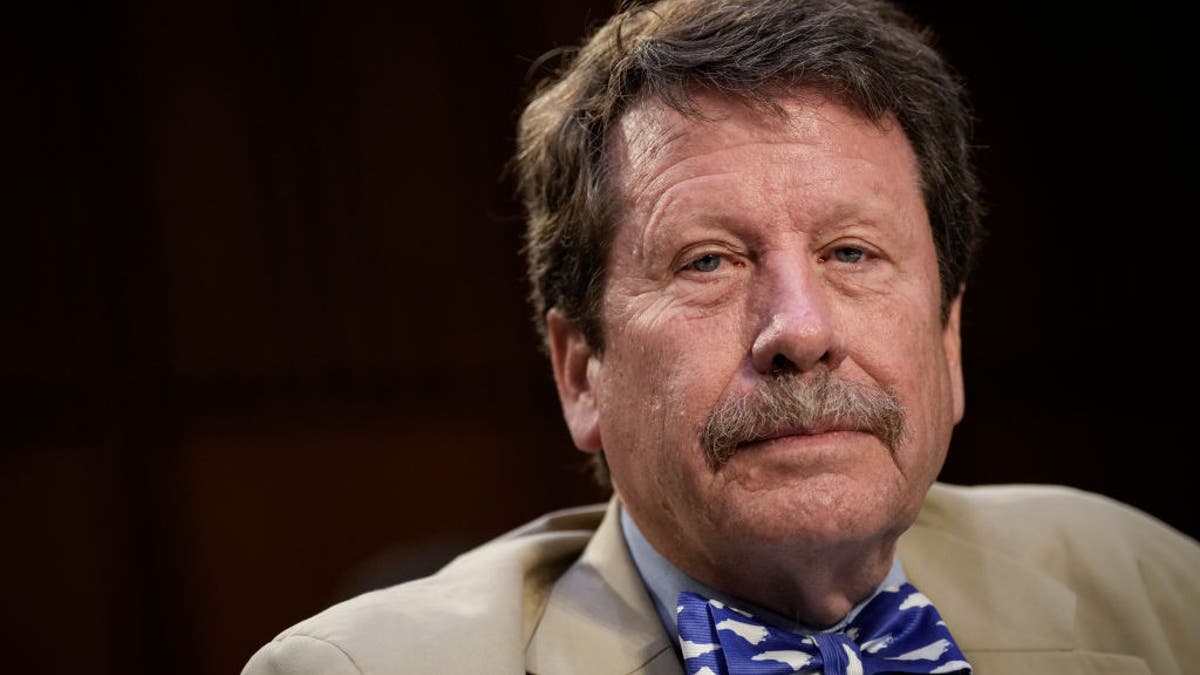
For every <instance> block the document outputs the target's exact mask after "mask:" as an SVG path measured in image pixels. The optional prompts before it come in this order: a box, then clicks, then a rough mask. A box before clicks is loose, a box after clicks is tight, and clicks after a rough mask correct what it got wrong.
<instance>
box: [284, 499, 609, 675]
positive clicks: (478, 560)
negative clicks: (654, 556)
mask: <svg viewBox="0 0 1200 675" xmlns="http://www.w3.org/2000/svg"><path fill="white" fill-rule="evenodd" d="M602 515H603V506H602V505H601V506H599V507H581V508H577V509H566V510H564V511H556V512H554V513H550V514H547V515H545V516H543V517H541V518H538V519H537V520H535V521H533V522H531V523H529V524H527V525H524V526H522V527H520V528H517V529H515V530H513V531H511V532H508V533H506V534H504V535H502V536H500V537H498V538H496V539H493V540H491V541H489V542H487V543H485V544H483V545H481V546H478V547H476V548H474V549H471V550H469V551H467V552H465V553H463V554H462V555H460V556H458V557H457V558H455V559H454V560H453V561H451V562H450V563H449V564H448V565H446V566H445V567H444V568H442V569H441V570H440V571H439V572H437V573H436V574H434V575H432V576H428V577H424V578H421V579H416V580H413V581H409V582H406V583H402V584H397V585H395V586H391V587H389V588H384V589H381V590H377V591H371V592H369V593H364V594H362V595H359V596H356V597H354V598H351V599H349V600H346V601H344V602H341V603H338V604H336V605H333V606H332V607H329V608H328V609H326V610H324V611H322V612H320V613H319V614H316V615H314V616H312V617H311V618H309V619H306V620H304V621H301V622H300V623H297V624H296V625H294V626H292V627H290V628H288V629H287V630H285V631H283V632H282V633H280V634H279V635H278V636H276V638H275V640H274V641H273V643H274V644H278V643H284V642H288V643H296V642H297V641H296V640H295V638H302V640H301V641H300V642H302V643H304V644H306V645H308V644H324V645H327V646H329V647H333V648H336V649H337V650H338V651H340V652H342V653H344V654H345V655H346V657H347V659H348V660H350V661H352V662H353V663H355V664H356V665H357V666H358V667H359V668H361V669H362V670H363V671H364V672H373V670H372V669H371V668H369V667H366V666H364V664H368V665H369V664H371V663H373V662H378V663H379V664H387V663H393V664H394V663H407V664H408V665H409V667H410V670H406V671H403V672H422V669H427V668H433V669H435V670H436V669H437V668H444V667H450V665H448V664H453V667H456V668H457V667H462V668H470V667H475V665H477V664H475V663H474V662H471V661H464V660H463V659H470V658H474V657H476V656H481V655H483V654H485V653H487V652H488V651H489V650H490V649H491V647H490V643H493V642H495V643H496V644H510V643H511V644H512V645H514V646H516V645H520V646H522V647H523V645H524V641H525V637H524V636H523V634H522V633H523V631H524V632H528V630H529V628H528V627H527V624H530V623H531V622H533V621H535V620H536V614H537V613H538V612H539V611H540V610H541V608H542V606H544V602H545V598H546V597H547V596H548V595H549V592H550V589H551V587H552V586H553V584H554V581H556V580H557V579H558V577H559V576H560V575H561V574H562V573H563V572H564V571H565V570H566V569H567V567H569V566H570V565H571V563H572V562H574V560H575V559H576V558H577V557H578V556H579V554H580V552H581V551H582V550H583V548H584V547H585V546H586V545H587V542H588V540H589V539H590V538H591V536H592V534H593V533H594V529H595V525H596V524H598V523H599V520H600V517H601V516H602ZM498 633H511V635H506V637H505V639H504V640H502V641H497V640H496V636H497V634H498ZM453 644H457V645H459V649H458V650H457V651H458V654H453V653H452V652H453V651H454V650H451V649H448V645H453ZM517 653H518V654H519V652H517ZM447 658H450V659H451V661H449V662H447V661H446V659H447ZM496 658H498V659H500V660H501V661H503V658H504V657H503V655H497V656H496ZM514 658H515V656H514ZM522 658H523V656H522ZM522 663H523V661H522ZM380 672H391V671H389V670H382V671H380ZM425 672H429V671H425ZM463 672H466V671H463Z"/></svg>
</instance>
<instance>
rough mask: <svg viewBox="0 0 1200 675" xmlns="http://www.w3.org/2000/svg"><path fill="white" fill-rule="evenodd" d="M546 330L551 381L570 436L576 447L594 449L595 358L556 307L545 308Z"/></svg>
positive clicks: (597, 421)
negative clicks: (551, 367)
mask: <svg viewBox="0 0 1200 675" xmlns="http://www.w3.org/2000/svg"><path fill="white" fill-rule="evenodd" d="M546 332H547V334H548V337H549V338H550V364H551V366H553V368H554V384H555V385H557V387H558V400H559V403H561V404H562V410H563V417H564V418H565V419H566V421H567V428H568V429H570V431H571V439H572V440H573V441H575V447H577V448H579V449H580V450H582V451H584V452H596V451H597V450H599V449H600V448H601V447H603V443H601V440H600V409H599V406H598V405H597V403H596V395H595V390H594V389H593V382H592V380H593V378H594V376H595V373H596V367H595V366H598V365H599V360H598V358H596V357H595V356H594V355H593V354H592V348H591V347H589V346H588V343H587V340H586V339H584V337H583V332H582V331H580V330H579V327H578V326H576V325H575V323H574V322H572V321H570V320H569V319H567V317H566V316H565V315H563V313H562V312H560V311H559V310H557V309H552V310H550V311H549V312H546ZM593 364H595V365H593Z"/></svg>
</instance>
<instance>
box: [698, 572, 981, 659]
mask: <svg viewBox="0 0 1200 675" xmlns="http://www.w3.org/2000/svg"><path fill="white" fill-rule="evenodd" d="M677 613H678V620H679V643H680V646H681V647H682V650H683V661H684V668H685V669H686V670H687V672H688V675H744V674H752V675H774V674H775V673H797V672H799V673H822V674H823V675H885V674H889V673H958V674H959V675H962V674H964V673H966V674H969V673H971V672H972V671H971V665H970V664H969V663H967V660H966V659H965V658H964V657H963V654H962V652H961V651H960V650H959V648H958V645H956V644H954V638H953V637H952V636H951V635H950V630H949V629H948V628H946V623H945V622H944V621H942V617H941V616H940V615H939V614H938V611H937V610H936V609H934V607H933V605H932V604H931V603H930V602H929V598H927V597H925V595H924V594H923V593H921V592H920V591H918V590H917V589H916V588H915V587H913V585H912V584H909V583H904V584H901V585H899V586H891V587H888V588H885V589H883V590H882V591H880V592H879V593H878V594H877V595H876V596H875V597H874V598H872V599H871V601H870V602H868V603H867V605H866V606H865V607H863V609H862V611H861V612H859V613H858V616H856V617H854V619H853V620H852V621H851V622H850V623H849V624H848V625H847V626H846V628H845V630H843V631H841V632H836V633H814V634H812V635H797V634H795V633H791V632H789V631H786V630H783V629H782V628H777V627H775V626H769V625H766V624H763V623H762V622H761V621H759V620H757V619H756V618H754V616H753V615H752V614H750V613H749V612H744V611H742V610H739V609H734V608H733V607H729V606H727V605H724V604H722V603H720V602H717V601H716V600H708V599H705V598H703V597H701V596H699V595H696V594H695V593H689V592H687V591H684V592H682V593H680V594H679V607H678V608H677Z"/></svg>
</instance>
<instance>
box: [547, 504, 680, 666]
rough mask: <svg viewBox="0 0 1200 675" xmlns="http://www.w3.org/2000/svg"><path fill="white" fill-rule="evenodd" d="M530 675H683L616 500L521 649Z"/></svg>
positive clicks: (555, 591)
mask: <svg viewBox="0 0 1200 675" xmlns="http://www.w3.org/2000/svg"><path fill="white" fill-rule="evenodd" d="M525 667H526V668H527V669H528V670H529V672H531V673H574V674H577V675H618V674H620V675H625V674H626V673H646V674H647V675H680V674H681V673H682V667H681V666H680V664H679V659H678V657H676V656H675V650H674V649H673V648H672V645H671V642H670V639H669V638H668V637H667V635H666V632H665V631H664V630H663V627H662V624H661V623H660V621H659V619H658V613H657V612H656V611H655V610H654V604H653V603H652V601H651V600H650V596H649V595H647V593H646V588H645V586H644V585H643V584H642V578H641V576H639V575H638V572H637V568H636V567H634V564H633V561H632V560H631V559H630V557H629V551H628V549H627V548H626V546H625V540H624V538H623V537H622V535H621V526H620V516H619V512H618V508H617V500H616V498H613V499H612V500H611V501H610V502H609V504H608V509H607V510H606V512H605V514H604V519H603V520H602V521H601V522H600V527H599V528H598V529H597V530H596V534H595V536H594V537H592V540H591V542H589V543H588V545H587V548H585V549H584V551H583V555H582V556H581V557H580V559H579V560H578V561H577V562H576V563H575V564H574V565H572V566H571V567H570V569H568V570H567V572H566V574H564V575H563V576H562V577H561V578H560V579H559V581H558V583H557V584H555V586H554V590H553V591H552V592H551V593H550V598H549V599H548V600H547V602H546V609H545V612H543V614H542V618H541V621H540V622H539V623H538V624H537V626H536V627H535V628H534V630H533V636H532V637H531V638H530V641H529V644H528V646H527V647H526V649H525Z"/></svg>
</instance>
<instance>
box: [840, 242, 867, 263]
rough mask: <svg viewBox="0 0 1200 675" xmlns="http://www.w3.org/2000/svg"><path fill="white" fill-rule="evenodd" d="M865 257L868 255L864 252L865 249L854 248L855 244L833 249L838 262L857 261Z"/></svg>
mask: <svg viewBox="0 0 1200 675" xmlns="http://www.w3.org/2000/svg"><path fill="white" fill-rule="evenodd" d="M864 257H866V254H865V253H863V250H862V249H861V248H854V247H853V246H842V247H840V248H835V249H834V250H833V258H834V260H837V261H838V262H843V263H857V262H862V259H863V258H864Z"/></svg>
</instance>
